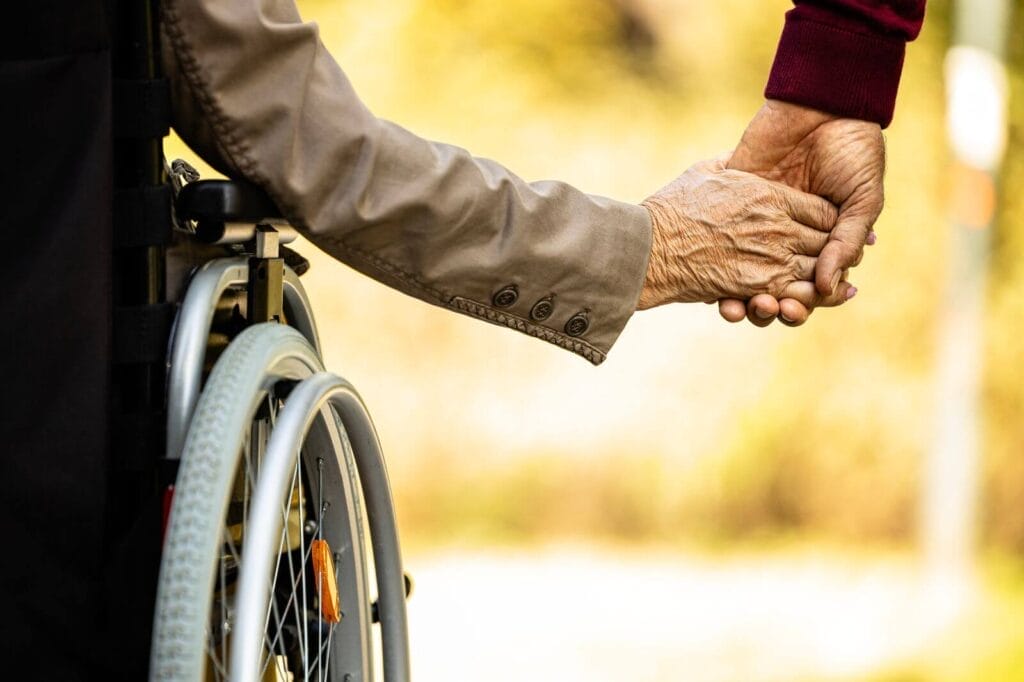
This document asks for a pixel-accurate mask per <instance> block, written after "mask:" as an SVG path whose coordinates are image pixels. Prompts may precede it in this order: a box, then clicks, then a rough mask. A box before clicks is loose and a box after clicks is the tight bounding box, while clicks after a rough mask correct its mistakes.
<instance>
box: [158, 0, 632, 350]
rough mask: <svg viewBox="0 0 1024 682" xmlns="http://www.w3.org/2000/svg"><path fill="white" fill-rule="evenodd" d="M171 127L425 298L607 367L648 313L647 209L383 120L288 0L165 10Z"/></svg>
mask: <svg viewBox="0 0 1024 682" xmlns="http://www.w3.org/2000/svg"><path fill="white" fill-rule="evenodd" d="M162 14H163V20H162V22H161V23H162V26H163V38H162V43H163V54H164V60H163V61H164V66H165V70H166V72H167V75H168V77H169V79H170V81H171V88H172V101H173V103H174V112H173V123H174V127H175V129H176V131H177V132H178V133H179V135H181V137H182V138H183V139H184V140H185V141H186V142H187V143H188V144H189V145H190V146H191V147H192V148H193V149H195V150H196V151H197V153H199V154H200V155H202V156H203V158H204V159H206V160H207V161H208V162H210V163H212V164H213V165H214V166H215V167H217V168H218V169H219V170H221V171H223V172H224V173H226V174H228V175H230V176H235V177H239V176H241V177H243V178H245V179H247V180H249V181H251V182H254V183H256V184H257V185H259V186H261V187H262V188H263V189H264V190H266V191H267V193H269V194H270V196H271V197H272V198H273V199H274V201H275V202H276V203H277V204H278V207H279V208H280V209H281V211H282V212H283V213H284V215H285V216H286V217H287V218H288V219H289V220H290V221H291V222H292V223H293V224H294V225H295V226H296V227H297V228H298V229H299V230H300V231H302V232H303V233H304V235H305V236H306V237H307V238H308V239H309V240H310V241H311V242H313V243H314V244H316V245H317V246H319V247H320V248H322V249H323V250H325V251H326V252H328V253H329V254H331V255H332V256H334V257H335V258H337V259H338V260H341V261H343V262H345V263H347V264H349V265H350V266H352V267H354V268H356V269H358V270H360V271H361V272H363V273H365V274H367V275H369V276H370V277H373V278H375V279H377V280H379V281H381V282H384V283H386V284H388V285H389V286H392V287H395V288H396V289H399V290H401V291H403V292H405V293H407V294H410V295H412V296H415V297H417V298H420V299H422V300H424V301H428V302H430V303H434V304H436V305H440V306H443V307H446V308H449V309H451V310H456V311H459V312H462V313H465V314H467V315H472V316H474V317H477V318H481V319H484V320H487V321H489V322H492V323H495V324H499V325H504V326H506V327H511V328H512V329H517V330H519V331H521V332H525V333H526V334H529V335H531V336H534V337H537V338H540V339H543V340H545V341H549V342H551V343H554V344H557V345H558V346H561V347H562V348H565V349H568V350H571V351H573V352H575V353H578V354H579V355H582V356H583V357H585V358H586V359H588V360H590V361H591V362H593V363H594V364H599V363H600V362H602V361H603V360H604V359H605V356H606V354H607V352H608V349H609V348H610V347H611V345H612V343H613V342H614V341H615V339H616V338H617V337H618V335H619V333H620V332H621V331H622V328H623V327H624V326H625V324H626V322H627V320H628V319H629V317H630V315H632V313H633V311H634V310H635V308H636V302H637V299H638V297H639V295H640V288H641V285H642V283H643V279H644V274H645V272H646V268H647V258H648V254H649V251H650V245H651V225H650V218H649V217H648V214H647V211H646V210H645V209H644V208H642V207H640V206H636V205H632V204H626V203H621V202H617V201H613V200H611V199H606V198H602V197H596V196H590V195H587V194H584V193H582V192H580V191H578V190H576V189H574V188H572V187H570V186H569V185H566V184H564V183H560V182H533V183H527V182H524V181H523V180H522V179H520V178H518V177H516V176H515V175H513V174H512V173H511V172H509V171H508V170H506V169H505V168H503V167H502V166H500V165H498V164H497V163H494V162H492V161H489V160H486V159H480V158H475V157H473V156H471V155H470V154H469V153H467V152H466V151H465V150H463V149H459V148H457V147H453V146H450V145H446V144H439V143H435V142H428V141H426V140H423V139H421V138H419V137H417V136H415V135H413V134H412V133H410V132H408V131H406V130H404V129H402V128H400V127H398V126H396V125H394V124H392V123H389V122H387V121H383V120H381V119H378V118H376V117H375V116H374V115H373V114H371V113H370V112H369V111H368V110H367V109H366V107H365V106H364V105H363V104H362V102H360V100H359V98H358V97H357V96H356V93H355V92H354V91H353V89H352V86H351V84H350V83H349V81H348V79H347V78H346V77H345V74H344V73H342V71H341V69H340V68H339V67H338V65H337V64H336V63H335V61H334V59H333V58H332V57H331V55H330V54H328V52H327V50H326V49H325V48H324V46H323V44H322V43H321V42H320V40H319V37H318V31H317V27H316V24H313V23H304V22H303V21H302V19H301V18H300V16H299V13H298V10H297V9H296V8H295V6H294V5H293V4H292V2H291V1H290V0H248V1H242V0H234V1H231V2H228V1H221V2H215V1H210V0H205V1H204V0H164V2H163V6H162Z"/></svg>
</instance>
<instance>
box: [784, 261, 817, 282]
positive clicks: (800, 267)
mask: <svg viewBox="0 0 1024 682" xmlns="http://www.w3.org/2000/svg"><path fill="white" fill-rule="evenodd" d="M791 258H792V260H791V261H790V262H791V264H792V266H793V275H795V276H796V278H797V279H803V280H807V281H808V282H813V281H814V269H815V268H816V267H817V265H818V259H817V258H814V257H813V256H801V255H799V254H796V255H794V256H792V257H791Z"/></svg>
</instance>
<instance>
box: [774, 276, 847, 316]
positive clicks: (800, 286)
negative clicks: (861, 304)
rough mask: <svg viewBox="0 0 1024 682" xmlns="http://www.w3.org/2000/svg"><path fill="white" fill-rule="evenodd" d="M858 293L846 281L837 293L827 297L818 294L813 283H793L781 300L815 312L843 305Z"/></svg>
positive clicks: (787, 287) (837, 286)
mask: <svg viewBox="0 0 1024 682" xmlns="http://www.w3.org/2000/svg"><path fill="white" fill-rule="evenodd" d="M851 292H852V293H851ZM856 293H857V288H856V287H855V286H853V285H852V284H850V283H849V282H846V281H841V282H839V284H838V285H836V290H835V292H834V293H832V294H829V295H827V296H822V295H821V294H820V293H818V290H817V288H816V287H815V285H814V283H813V282H791V283H790V284H788V285H787V286H786V288H785V289H783V290H782V293H781V294H780V295H779V298H780V299H782V300H786V299H789V300H793V301H795V302H796V303H799V304H800V305H802V306H803V307H804V308H807V309H808V310H813V309H814V308H834V307H835V306H839V305H842V304H843V303H846V302H847V301H848V300H850V299H851V298H853V297H854V296H855V295H856ZM780 304H781V303H780Z"/></svg>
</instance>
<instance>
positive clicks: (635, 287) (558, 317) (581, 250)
mask: <svg viewBox="0 0 1024 682" xmlns="http://www.w3.org/2000/svg"><path fill="white" fill-rule="evenodd" d="M589 199H590V201H592V202H593V205H594V206H595V207H600V208H601V215H600V217H597V216H595V218H597V219H595V220H593V221H592V222H590V223H589V224H588V233H587V234H586V236H582V235H580V236H579V241H578V243H577V245H576V248H573V249H564V250H563V251H562V253H563V258H560V259H559V260H560V261H562V262H561V263H560V265H561V266H562V267H561V268H560V271H553V270H552V271H548V270H547V269H545V268H540V269H536V268H534V270H535V272H534V276H533V277H531V278H529V279H524V280H522V281H520V282H518V283H515V284H507V285H505V286H504V287H501V288H498V287H499V285H500V284H502V283H503V282H502V281H498V280H495V281H494V282H491V288H492V289H493V290H494V291H493V295H492V294H491V292H490V291H487V292H485V291H481V292H473V291H472V287H469V291H467V294H468V295H465V296H461V295H460V296H453V297H451V298H450V299H449V300H448V301H447V305H448V307H449V308H451V309H453V310H456V311H458V312H461V313H464V314H466V315H469V316H471V317H475V318H477V319H480V320H484V321H487V322H490V323H492V324H496V325H499V326H503V327H508V328H509V329H515V330H517V331H520V332H522V333H524V334H528V335H529V336H533V337H534V338H538V339H541V340H542V341H547V342H548V343H551V344H554V345H556V346H558V347H560V348H563V349H565V350H568V351H571V352H573V353H575V354H577V355H579V356H580V357H582V358H584V359H586V360H588V361H589V362H591V363H592V364H594V365H600V364H601V363H602V362H604V361H605V360H606V359H607V357H608V351H609V350H610V349H611V347H612V345H613V344H614V343H615V341H616V340H617V339H618V337H619V335H620V334H621V333H622V330H623V329H624V328H625V326H626V323H627V322H629V320H630V318H631V317H632V316H633V313H634V312H636V307H637V303H638V302H639V300H640V293H641V290H642V289H643V284H644V280H645V278H646V275H647V261H648V259H649V257H650V253H651V239H652V235H651V232H652V226H651V217H650V214H649V213H648V212H647V209H645V208H643V207H642V206H637V205H633V204H627V203H621V202H618V201H614V200H612V199H606V198H604V197H598V196H590V197H589ZM556 282H560V283H561V286H559V284H556ZM509 290H511V291H514V292H515V293H514V295H509V294H506V295H507V299H506V301H507V304H506V301H502V300H501V299H500V298H499V297H500V296H501V295H502V294H503V293H506V292H507V291H509ZM548 291H553V293H550V294H547V292H548ZM480 294H483V295H480ZM542 302H547V303H548V306H547V308H546V310H544V311H543V315H542V316H541V315H539V314H538V308H537V306H538V304H540V303H542ZM499 304H500V305H499Z"/></svg>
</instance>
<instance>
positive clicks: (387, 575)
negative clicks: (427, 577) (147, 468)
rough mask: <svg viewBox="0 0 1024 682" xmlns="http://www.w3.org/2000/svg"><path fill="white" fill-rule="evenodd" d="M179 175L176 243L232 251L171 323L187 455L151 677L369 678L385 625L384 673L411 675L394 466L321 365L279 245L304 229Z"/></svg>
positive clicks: (176, 397)
mask: <svg viewBox="0 0 1024 682" xmlns="http://www.w3.org/2000/svg"><path fill="white" fill-rule="evenodd" d="M172 177H180V175H176V174H175V173H173V172H172ZM175 184H178V183H175ZM180 184H181V187H180V191H179V192H178V194H177V197H176V199H175V214H176V222H177V223H178V225H179V227H181V226H185V227H184V229H183V230H182V231H183V232H184V234H182V235H180V238H183V239H196V240H199V241H201V242H203V243H206V244H216V245H220V246H223V247H227V248H229V249H231V251H233V252H234V253H235V254H237V255H229V256H225V257H221V258H216V259H213V260H210V261H208V262H205V263H204V264H202V265H201V266H200V267H198V269H196V270H195V272H194V273H193V274H192V276H191V278H190V281H189V283H188V286H187V289H186V293H185V295H184V298H183V299H182V301H181V305H180V308H179V310H178V313H177V316H176V319H175V322H174V326H173V330H172V333H171V341H170V346H169V353H168V364H167V368H168V373H167V431H166V433H167V456H168V458H170V459H179V460H180V464H179V467H178V474H177V477H176V481H175V483H174V485H173V489H171V490H169V494H168V499H169V501H170V504H169V516H168V519H167V524H166V531H165V539H164V545H163V553H162V559H161V567H160V577H159V583H158V589H157V599H156V609H155V614H154V627H153V637H152V648H151V653H150V678H151V679H154V680H200V679H212V680H222V679H231V680H294V679H316V680H345V681H351V682H355V681H357V680H371V679H372V678H373V654H372V648H373V647H372V642H373V637H372V625H373V622H374V621H378V622H379V623H380V626H381V641H382V659H383V661H382V663H383V670H384V678H385V680H388V681H389V682H390V681H392V680H396V681H398V680H406V679H408V677H409V662H408V644H407V638H408V636H407V625H406V615H405V598H406V596H407V587H408V585H409V583H408V580H407V578H406V577H405V575H404V573H403V570H402V563H401V553H400V549H399V542H398V532H397V527H396V523H395V516H394V510H393V507H392V502H391V494H390V489H389V485H388V479H387V473H386V470H385V466H384V461H383V458H382V456H381V452H380V446H379V443H378V440H377V436H376V432H375V431H374V427H373V424H372V422H371V420H370V417H369V414H368V412H367V410H366V407H365V406H364V404H363V402H362V400H361V399H360V397H359V394H358V393H357V392H356V390H355V389H354V388H353V387H352V386H351V385H350V384H349V383H348V382H347V381H345V380H344V379H342V378H339V377H337V376H336V375H334V374H331V373H329V372H326V371H325V370H324V367H323V363H322V360H321V357H320V352H319V340H318V337H317V331H316V324H315V321H314V317H313V313H312V310H311V308H310V304H309V300H308V297H307V296H306V293H305V291H304V289H303V287H302V284H301V283H300V281H299V277H298V275H297V274H296V272H295V270H294V269H293V268H292V267H290V266H289V265H288V264H286V263H285V258H284V257H282V254H281V249H282V247H283V244H285V243H288V242H290V241H291V240H293V239H294V238H295V236H296V234H295V232H294V230H293V229H292V228H290V227H289V226H288V225H287V224H286V223H284V222H283V220H282V219H281V217H280V216H279V215H278V214H277V211H276V208H275V207H274V205H273V203H272V202H271V201H270V200H269V199H268V198H267V197H266V196H265V195H263V194H262V193H261V192H260V191H259V190H258V189H256V188H255V187H252V186H248V185H244V184H242V183H238V182H230V181H197V182H191V183H187V184H186V183H184V182H183V183H180ZM207 370H209V371H208V372H207ZM367 537H368V538H369V540H370V543H369V546H367V544H366V539H367ZM371 551H372V559H373V562H372V563H373V566H374V569H375V581H374V582H375V583H376V588H377V592H378V600H377V602H376V603H371V590H370V587H371V585H370V583H371V581H370V576H369V574H368V570H367V563H368V562H367V558H368V557H367V553H368V552H371Z"/></svg>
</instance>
